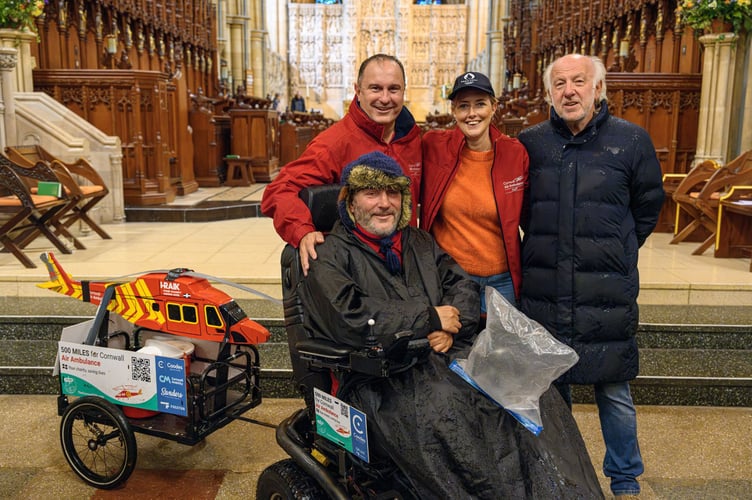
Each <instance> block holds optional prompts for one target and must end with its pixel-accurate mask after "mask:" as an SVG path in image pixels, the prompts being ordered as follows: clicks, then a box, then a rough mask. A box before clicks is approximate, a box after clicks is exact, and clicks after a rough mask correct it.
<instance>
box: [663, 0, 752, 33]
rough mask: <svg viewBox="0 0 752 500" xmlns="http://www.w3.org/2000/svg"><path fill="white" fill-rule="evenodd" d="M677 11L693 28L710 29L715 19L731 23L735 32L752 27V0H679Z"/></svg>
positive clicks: (685, 22) (684, 21)
mask: <svg viewBox="0 0 752 500" xmlns="http://www.w3.org/2000/svg"><path fill="white" fill-rule="evenodd" d="M677 11H678V12H679V14H680V16H681V20H682V22H683V23H684V24H685V25H686V26H689V27H690V28H692V29H693V30H708V29H709V28H710V25H711V24H712V23H713V21H714V20H720V21H722V22H725V23H729V24H731V25H732V26H733V30H734V32H735V33H738V32H740V31H742V30H744V31H749V30H751V29H752V0H679V3H678V6H677Z"/></svg>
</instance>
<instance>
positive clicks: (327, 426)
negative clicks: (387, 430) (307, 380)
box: [313, 388, 369, 462]
mask: <svg viewBox="0 0 752 500" xmlns="http://www.w3.org/2000/svg"><path fill="white" fill-rule="evenodd" d="M313 397H314V403H315V406H316V432H318V434H319V435H320V436H322V437H325V438H326V439H328V440H329V441H331V442H333V443H336V444H338V445H339V446H341V447H342V448H344V449H346V450H347V451H349V452H350V453H352V454H353V455H355V456H356V457H358V458H360V459H361V460H363V461H364V462H368V460H369V458H368V428H367V425H366V415H365V413H363V412H362V411H359V410H357V409H356V408H353V407H352V406H350V405H348V404H347V403H345V402H344V401H342V400H340V399H337V398H335V397H334V396H332V395H330V394H327V393H325V392H324V391H321V390H319V389H316V388H314V389H313Z"/></svg>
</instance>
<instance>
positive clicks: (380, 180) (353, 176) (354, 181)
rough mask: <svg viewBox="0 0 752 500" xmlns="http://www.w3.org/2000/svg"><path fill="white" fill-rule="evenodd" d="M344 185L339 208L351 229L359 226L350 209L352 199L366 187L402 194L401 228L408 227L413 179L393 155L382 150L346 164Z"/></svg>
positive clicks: (340, 215) (398, 227) (344, 220)
mask: <svg viewBox="0 0 752 500" xmlns="http://www.w3.org/2000/svg"><path fill="white" fill-rule="evenodd" d="M341 184H342V190H341V191H340V193H339V199H338V203H337V208H338V210H339V217H340V219H342V223H343V224H344V225H345V227H347V228H349V229H350V230H352V229H355V217H354V216H353V214H352V213H351V212H350V202H351V201H352V198H353V196H354V195H355V193H357V192H358V191H362V190H364V189H378V190H393V191H399V192H400V193H402V214H401V215H400V219H399V221H398V222H397V230H398V231H399V230H401V229H405V228H406V227H407V226H408V224H409V223H410V217H412V196H411V194H410V178H409V177H407V176H405V174H404V173H403V172H402V167H400V165H399V163H397V162H396V161H395V160H394V158H392V157H391V156H387V155H385V154H384V153H380V152H378V151H374V152H371V153H366V154H364V155H363V156H361V157H359V158H357V159H356V160H354V161H352V162H350V163H348V164H347V166H345V168H344V170H342V176H341Z"/></svg>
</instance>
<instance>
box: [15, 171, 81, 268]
mask: <svg viewBox="0 0 752 500" xmlns="http://www.w3.org/2000/svg"><path fill="white" fill-rule="evenodd" d="M4 159H5V160H6V165H7V166H9V167H10V168H11V169H12V170H13V171H14V172H15V173H16V175H18V176H19V177H20V178H21V180H22V181H23V182H24V184H26V186H27V188H28V189H29V192H30V193H31V194H38V192H37V191H38V184H39V183H40V182H59V183H60V184H61V186H62V187H64V186H65V185H70V184H75V181H74V180H73V178H71V176H70V174H69V173H68V171H67V170H65V169H59V168H53V167H52V166H50V165H49V164H47V163H45V162H42V161H40V162H37V163H36V164H34V165H32V166H27V165H19V164H18V163H16V162H14V161H13V160H10V159H9V158H7V157H4ZM58 198H60V199H61V200H63V201H65V204H64V206H63V208H61V209H60V210H59V211H58V213H57V214H56V215H55V217H52V218H50V220H49V221H48V224H47V225H48V226H52V228H53V230H54V232H55V233H56V234H57V235H60V236H63V237H65V238H67V239H69V240H70V241H71V242H72V243H73V245H74V246H75V247H76V248H77V249H79V250H84V249H86V247H85V246H84V244H83V243H81V241H79V240H78V238H76V237H75V236H73V234H72V233H71V232H70V231H68V228H67V226H65V224H64V223H63V220H65V218H67V217H69V216H70V213H71V212H72V211H73V210H74V209H75V208H76V206H77V205H78V203H79V202H80V201H81V199H80V198H79V197H78V196H76V195H75V194H74V193H71V192H70V191H69V190H67V189H61V192H60V196H58ZM37 236H39V230H38V229H36V230H35V229H33V228H29V230H28V231H27V232H26V234H25V236H24V237H23V238H18V240H17V244H18V245H19V246H20V247H21V248H24V247H26V246H27V245H28V244H29V243H31V242H32V241H34V240H35V239H36V238H37ZM67 253H70V251H68V252H67Z"/></svg>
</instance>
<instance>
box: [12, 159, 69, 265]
mask: <svg viewBox="0 0 752 500" xmlns="http://www.w3.org/2000/svg"><path fill="white" fill-rule="evenodd" d="M40 165H41V166H42V167H45V165H44V164H40ZM67 205H68V201H67V200H64V199H59V198H57V197H55V196H43V195H36V194H32V193H31V192H30V191H29V188H28V186H27V185H26V183H25V182H24V180H23V179H22V178H21V177H20V176H19V175H18V174H16V172H15V170H14V169H13V168H11V164H10V162H9V161H8V160H7V159H6V158H4V157H2V156H0V244H2V247H3V249H4V251H8V252H11V253H12V254H13V255H14V256H15V257H16V258H17V259H18V260H19V261H20V262H21V263H22V264H23V265H24V266H25V267H28V268H34V267H37V266H36V265H35V264H34V263H33V262H32V261H31V259H29V257H27V256H26V254H25V253H24V252H23V244H22V243H20V242H23V241H25V239H26V238H27V235H28V234H30V233H33V234H39V233H41V234H44V235H45V236H46V237H47V239H48V240H50V242H51V243H52V244H53V245H55V247H56V248H57V249H58V250H60V251H61V252H63V253H71V251H70V250H69V249H68V248H67V247H66V246H65V245H64V244H63V242H61V241H60V239H59V238H58V237H57V236H56V235H55V234H54V233H53V231H52V230H51V229H50V227H49V224H51V223H53V222H55V221H56V220H57V218H58V217H59V215H60V213H61V211H62V210H64V209H65V207H66V206H67Z"/></svg>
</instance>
